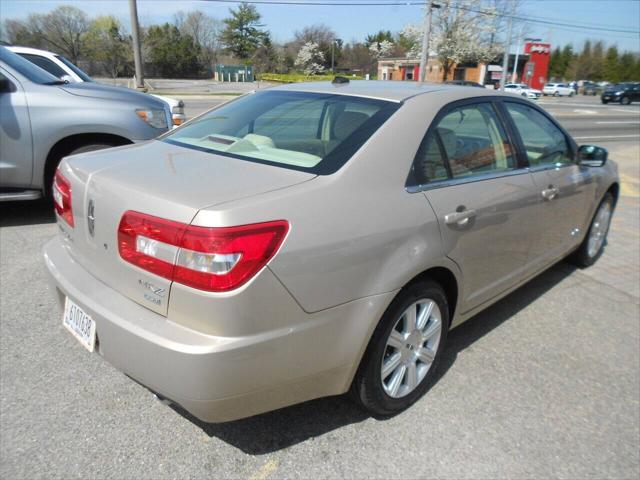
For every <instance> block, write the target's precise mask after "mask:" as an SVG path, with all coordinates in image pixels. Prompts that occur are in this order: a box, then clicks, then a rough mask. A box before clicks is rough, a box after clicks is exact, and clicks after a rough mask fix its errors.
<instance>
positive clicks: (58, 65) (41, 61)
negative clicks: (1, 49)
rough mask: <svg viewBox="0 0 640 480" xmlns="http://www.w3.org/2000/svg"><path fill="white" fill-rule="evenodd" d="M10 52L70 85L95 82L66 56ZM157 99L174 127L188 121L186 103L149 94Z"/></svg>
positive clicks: (13, 48)
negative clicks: (167, 109)
mask: <svg viewBox="0 0 640 480" xmlns="http://www.w3.org/2000/svg"><path fill="white" fill-rule="evenodd" d="M7 48H8V49H9V50H11V51H12V52H14V53H17V54H18V55H20V56H21V57H23V58H26V59H27V60H29V61H30V62H32V63H35V64H36V65H37V66H39V67H40V68H43V69H44V70H46V71H47V72H49V73H50V74H52V75H53V76H55V77H57V78H59V79H60V80H64V81H66V82H69V83H77V82H93V81H94V80H93V79H92V78H91V77H90V76H89V75H87V74H86V73H85V72H84V71H82V70H81V69H80V68H79V67H78V66H76V65H74V64H73V63H71V62H70V61H69V60H67V59H66V58H65V57H64V56H62V55H58V54H57V53H53V52H49V51H47V50H39V49H37V48H28V47H16V46H8V47H7ZM149 95H151V96H153V97H156V98H158V99H160V100H162V101H163V102H165V103H166V104H167V105H169V109H170V110H171V118H172V123H173V125H174V126H178V125H182V124H183V123H184V122H185V121H186V117H185V114H184V102H183V101H182V100H177V99H175V98H171V97H165V96H163V95H155V94H153V93H151V94H149Z"/></svg>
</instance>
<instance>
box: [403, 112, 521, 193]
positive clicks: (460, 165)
mask: <svg viewBox="0 0 640 480" xmlns="http://www.w3.org/2000/svg"><path fill="white" fill-rule="evenodd" d="M515 165H516V161H515V156H514V154H513V149H512V148H511V144H510V143H509V141H508V139H507V136H506V134H505V131H504V129H503V128H502V124H501V123H500V120H499V119H498V117H497V115H496V113H495V110H494V109H493V106H492V105H491V104H490V103H480V104H476V105H468V106H463V107H459V108H455V109H453V110H451V111H450V112H449V113H447V114H446V115H445V116H444V117H443V118H442V119H441V120H440V121H439V122H438V124H437V125H436V126H435V128H431V129H430V130H429V133H428V134H427V136H426V137H425V138H424V140H423V142H422V144H421V145H420V148H419V150H418V153H417V155H416V160H415V163H414V174H415V178H416V180H417V182H418V183H419V184H425V183H429V182H434V181H438V180H444V179H447V178H454V179H456V178H465V177H472V176H475V175H483V174H487V173H496V172H504V171H508V170H512V169H513V168H515Z"/></svg>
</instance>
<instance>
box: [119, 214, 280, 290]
mask: <svg viewBox="0 0 640 480" xmlns="http://www.w3.org/2000/svg"><path fill="white" fill-rule="evenodd" d="M288 231H289V223H288V222H286V221H284V220H278V221H273V222H265V223H256V224H252V225H242V226H238V227H214V228H207V227H196V226H192V225H187V224H184V223H179V222H173V221H170V220H164V219H162V218H158V217H153V216H151V215H146V214H143V213H138V212H132V211H128V212H125V214H124V215H123V217H122V220H121V221H120V226H119V227H118V249H119V251H120V256H121V257H122V258H123V259H124V260H125V261H127V262H129V263H132V264H133V265H136V266H138V267H140V268H142V269H144V270H147V271H149V272H152V273H155V274H156V275H159V276H161V277H164V278H166V279H168V280H171V281H176V282H178V283H181V284H183V285H187V286H190V287H193V288H197V289H199V290H206V291H210V292H225V291H229V290H233V289H235V288H238V287H240V286H241V285H243V284H245V283H246V282H248V281H249V280H250V279H251V278H253V277H254V276H255V275H256V274H257V273H258V272H259V271H260V270H261V269H262V267H264V266H265V265H266V264H267V262H269V260H270V259H271V258H272V257H273V256H274V255H275V254H276V252H277V251H278V249H279V248H280V245H282V242H283V240H284V238H285V236H286V235H287V232H288Z"/></svg>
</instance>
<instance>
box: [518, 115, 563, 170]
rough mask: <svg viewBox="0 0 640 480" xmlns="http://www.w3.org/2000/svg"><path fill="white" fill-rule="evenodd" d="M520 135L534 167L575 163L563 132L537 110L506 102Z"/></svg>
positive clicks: (530, 163)
mask: <svg viewBox="0 0 640 480" xmlns="http://www.w3.org/2000/svg"><path fill="white" fill-rule="evenodd" d="M505 105H506V107H507V110H508V112H509V114H510V115H511V118H513V122H514V123H515V125H516V128H517V129H518V132H519V133H520V137H521V138H522V143H523V144H524V149H525V151H526V153H527V158H528V159H529V165H531V166H532V167H537V166H545V165H563V164H567V163H573V159H572V154H571V149H570V147H569V143H568V142H567V139H566V137H565V135H564V133H562V131H561V130H560V129H559V128H558V127H556V126H555V125H554V124H553V122H551V120H549V119H548V118H547V117H545V116H544V115H543V114H542V113H540V112H538V111H537V110H536V109H535V108H532V107H530V106H528V105H524V104H521V103H513V102H505Z"/></svg>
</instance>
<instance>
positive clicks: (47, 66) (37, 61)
mask: <svg viewBox="0 0 640 480" xmlns="http://www.w3.org/2000/svg"><path fill="white" fill-rule="evenodd" d="M18 55H20V56H21V57H22V58H26V59H27V60H29V61H30V62H31V63H33V64H34V65H37V66H39V67H40V68H42V69H43V70H46V71H47V72H49V73H50V74H51V75H54V76H56V77H58V78H62V77H64V76H65V75H66V74H67V72H65V71H64V70H63V69H62V68H60V67H59V66H58V65H56V64H55V63H54V62H52V61H51V60H49V59H48V58H46V57H41V56H40V55H32V54H30V53H18Z"/></svg>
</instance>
